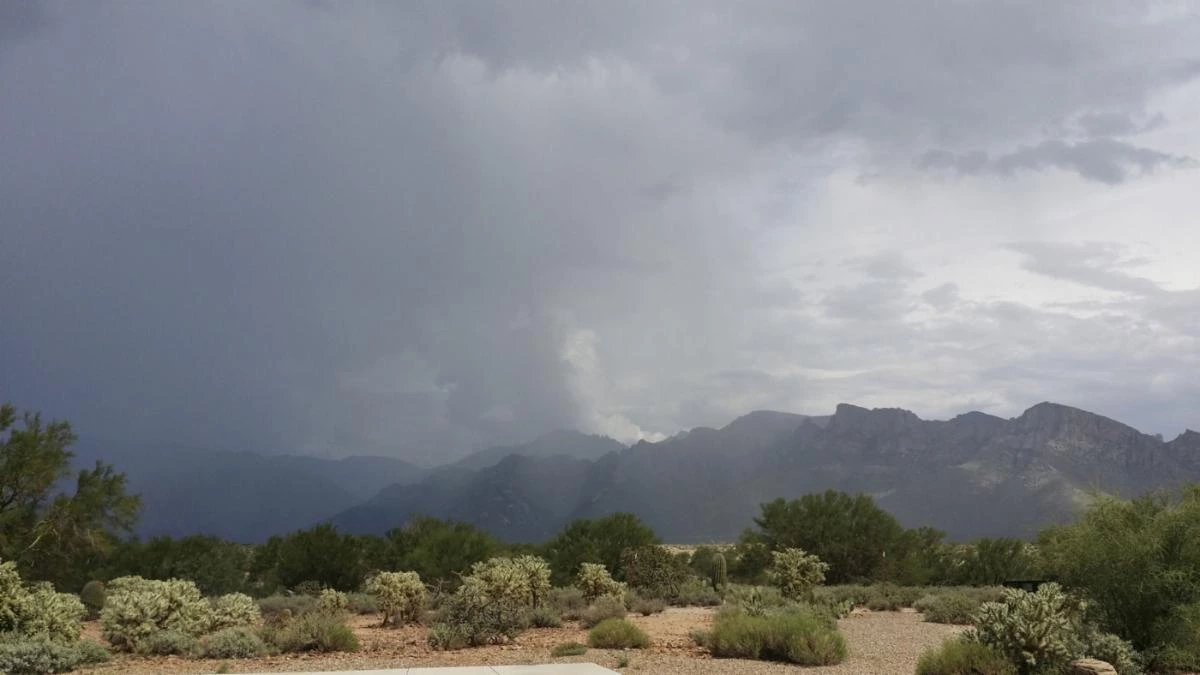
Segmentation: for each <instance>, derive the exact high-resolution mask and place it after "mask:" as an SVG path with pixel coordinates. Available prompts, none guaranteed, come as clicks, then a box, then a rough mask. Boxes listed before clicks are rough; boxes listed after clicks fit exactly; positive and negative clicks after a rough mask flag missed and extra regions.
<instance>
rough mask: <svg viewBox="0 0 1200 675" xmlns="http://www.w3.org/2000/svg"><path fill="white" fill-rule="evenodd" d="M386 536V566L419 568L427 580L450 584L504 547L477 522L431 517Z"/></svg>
mask: <svg viewBox="0 0 1200 675" xmlns="http://www.w3.org/2000/svg"><path fill="white" fill-rule="evenodd" d="M384 539H385V541H386V548H385V551H384V554H383V562H384V564H383V566H382V567H383V568H384V569H387V570H389V571H408V572H416V573H417V574H419V575H420V576H421V579H423V580H424V581H425V582H426V583H431V584H437V583H441V584H448V585H450V586H455V585H457V583H458V581H459V578H460V575H465V574H467V573H468V572H469V571H470V570H471V566H472V565H474V564H475V563H477V562H480V561H483V560H487V559H489V558H492V557H494V556H496V555H498V554H499V553H500V549H501V545H500V542H499V541H498V540H496V538H495V537H493V536H492V535H490V534H488V533H486V532H484V531H483V530H480V529H479V528H477V527H475V526H474V525H469V524H467V523H457V522H454V521H450V520H439V519H437V518H429V517H420V518H415V519H413V520H411V521H409V522H408V523H407V524H406V525H405V526H404V527H400V528H395V529H392V530H389V531H388V532H387V534H386V535H384Z"/></svg>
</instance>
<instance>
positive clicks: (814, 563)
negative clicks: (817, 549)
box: [768, 548, 829, 600]
mask: <svg viewBox="0 0 1200 675" xmlns="http://www.w3.org/2000/svg"><path fill="white" fill-rule="evenodd" d="M771 557H772V559H773V562H772V563H771V569H770V570H769V571H768V575H769V578H770V579H771V582H772V583H773V584H775V585H776V586H778V587H779V592H780V593H782V594H783V596H784V597H786V598H791V599H792V600H799V599H801V598H803V597H805V596H807V595H808V593H809V592H810V591H812V589H813V586H816V585H817V584H819V583H821V582H822V581H825V573H826V572H828V571H829V565H828V564H827V563H824V562H821V559H820V558H818V557H817V556H815V555H810V554H808V553H805V552H804V550H803V549H799V548H785V549H783V550H782V551H775V552H773V553H772V554H771Z"/></svg>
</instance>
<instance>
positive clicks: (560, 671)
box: [251, 663, 619, 675]
mask: <svg viewBox="0 0 1200 675" xmlns="http://www.w3.org/2000/svg"><path fill="white" fill-rule="evenodd" d="M251 675H253V674H251ZM272 675H619V673H617V672H615V671H612V670H609V669H608V668H601V667H600V666H598V665H596V664H594V663H551V664H548V665H543V666H458V667H454V668H393V669H391V670H338V671H327V672H324V673H273V674H272Z"/></svg>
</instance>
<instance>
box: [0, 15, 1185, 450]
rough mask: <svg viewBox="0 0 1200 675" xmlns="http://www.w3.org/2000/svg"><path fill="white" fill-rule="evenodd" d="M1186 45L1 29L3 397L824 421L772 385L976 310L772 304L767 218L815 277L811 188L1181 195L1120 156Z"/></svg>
mask: <svg viewBox="0 0 1200 675" xmlns="http://www.w3.org/2000/svg"><path fill="white" fill-rule="evenodd" d="M1196 27H1197V20H1196V19H1195V17H1189V16H1172V17H1167V18H1161V17H1159V18H1153V19H1149V18H1147V17H1145V16H1143V15H1141V14H1140V13H1138V12H1135V11H1134V10H1132V9H1130V8H1129V6H1128V5H1126V4H1125V3H1120V2H1103V3H1095V4H1091V3H1089V4H1087V5H1083V4H1078V5H1077V4H1074V3H1063V4H1056V5H1053V6H1047V5H1046V4H1045V3H1039V2H1028V3H950V4H947V3H936V2H928V3H924V4H922V5H921V6H919V7H914V6H901V5H899V4H896V3H889V2H873V3H869V2H849V3H824V2H792V1H791V0H788V1H786V2H785V1H780V2H751V3H736V4H730V3H725V2H690V1H687V2H685V1H683V0H678V1H664V2H652V3H647V2H633V1H619V2H584V1H582V0H572V1H570V2H514V3H474V2H440V1H437V2H435V1H433V0H424V1H420V2H407V3H367V2H356V3H335V2H308V3H302V4H295V3H282V2H279V3H274V2H261V3H257V2H256V3H241V2H212V3H133V4H131V3H110V2H89V3H71V2H57V3H34V2H29V3H25V2H3V3H0V101H3V104H2V105H0V157H3V158H4V159H5V161H4V162H2V163H0V217H2V219H3V220H2V223H3V230H2V231H0V316H3V321H2V322H0V386H2V387H3V390H2V391H0V399H13V400H14V401H16V402H18V403H19V404H22V405H26V406H30V407H37V408H42V409H45V410H47V412H48V414H51V415H55V416H65V417H69V418H71V419H72V420H73V421H75V422H76V423H77V425H78V426H79V427H80V429H81V430H82V431H84V432H85V433H92V434H96V435H101V436H109V437H114V438H132V437H137V438H143V439H164V438H170V439H174V440H179V441H181V442H183V443H186V444H191V445H210V446H222V447H234V448H257V449H263V450H303V451H314V452H326V451H328V452H364V451H371V452H400V453H404V454H407V455H408V456H411V457H418V458H423V459H427V460H433V459H437V458H444V457H445V456H449V455H454V454H456V453H459V452H462V451H463V450H464V449H466V448H469V447H472V446H477V445H480V444H484V443H491V442H502V441H511V440H517V439H523V438H527V437H530V436H532V435H534V434H537V433H541V432H544V431H547V430H549V429H552V428H555V427H584V428H586V429H587V430H589V431H600V432H605V433H614V434H623V435H624V436H625V437H626V438H634V437H636V436H637V435H639V434H642V433H643V432H647V433H648V432H673V431H674V430H676V429H677V428H679V427H680V426H686V425H691V424H700V423H705V424H717V423H720V422H722V421H724V420H723V419H722V418H723V417H726V416H728V415H730V414H736V413H737V412H743V411H744V410H745V409H747V408H749V407H770V406H775V407H787V406H790V405H803V404H804V403H805V401H808V400H820V401H822V402H824V400H825V399H823V398H822V399H811V398H806V396H807V393H803V392H810V391H812V388H815V387H817V386H818V385H817V384H814V382H816V380H815V379H812V378H810V377H809V376H808V375H807V374H805V372H801V371H802V370H804V369H802V368H799V366H796V364H795V363H788V362H786V360H787V359H792V360H793V361H798V360H801V359H802V358H805V359H815V358H822V359H825V363H826V365H828V367H830V368H839V369H847V370H853V369H855V368H857V367H858V366H862V369H863V370H864V371H866V370H871V369H874V370H875V372H879V373H885V372H894V371H893V370H889V369H891V368H894V367H895V366H894V364H892V365H889V364H881V362H879V361H877V359H878V358H880V357H881V355H883V356H887V357H888V358H894V359H900V360H903V359H907V358H909V357H910V356H911V354H912V353H913V352H914V350H915V351H920V350H922V349H924V347H923V346H921V345H922V344H924V343H922V342H921V341H922V340H929V336H928V335H922V334H918V333H916V332H914V331H917V330H918V328H916V327H914V326H910V325H907V324H906V317H907V316H908V315H909V314H910V313H911V312H913V311H915V308H918V307H921V306H927V305H933V306H938V307H951V306H953V307H959V306H960V305H962V304H963V301H962V300H958V301H957V302H955V298H957V297H958V296H957V294H955V293H952V292H951V291H950V290H946V289H947V288H948V287H943V290H941V291H937V290H936V289H935V290H933V291H928V292H925V291H924V290H923V289H920V288H917V287H916V285H917V283H918V282H920V281H922V280H923V279H924V276H923V275H924V271H923V270H921V269H920V268H919V267H918V266H917V263H915V262H914V261H913V260H910V258H909V257H907V256H905V255H903V254H901V253H898V252H891V253H883V254H880V255H878V256H873V257H872V256H868V257H866V258H862V259H858V260H857V262H851V263H850V264H849V265H848V270H849V272H848V274H849V276H848V278H844V279H838V280H836V281H832V282H830V283H831V285H829V286H825V287H814V288H806V289H799V288H796V287H795V286H794V284H793V282H792V280H781V279H778V278H774V277H772V276H770V275H767V274H765V273H763V271H762V265H761V264H760V263H761V261H760V257H761V256H760V253H761V252H760V251H758V250H756V249H755V243H756V242H757V241H759V239H758V238H759V236H760V235H761V234H762V232H763V230H764V229H767V228H768V221H769V222H770V226H777V227H794V228H798V229H803V230H804V231H805V233H806V234H805V236H806V237H808V238H809V239H810V240H811V241H812V242H813V244H814V247H815V248H816V249H817V250H819V246H820V244H821V241H822V237H823V236H824V234H825V233H824V232H823V231H822V229H821V224H820V223H814V222H808V221H804V222H800V223H798V224H797V223H795V222H792V221H789V218H791V216H790V214H791V213H792V211H793V210H794V208H795V206H794V202H795V201H797V200H799V199H802V198H806V197H810V196H814V195H817V194H818V193H819V191H820V189H821V185H822V183H821V181H822V180H823V179H825V178H826V177H827V176H828V175H829V174H830V173H832V172H834V171H838V170H846V171H854V172H859V173H863V174H866V173H871V172H877V173H882V174H886V173H887V172H889V171H895V172H905V171H908V170H909V169H910V167H912V166H913V164H914V162H916V161H918V160H919V158H921V157H929V156H934V157H945V158H949V159H950V160H953V161H952V162H951V163H952V164H954V163H955V162H961V161H962V160H961V158H963V157H972V156H975V155H970V154H964V153H971V152H973V151H975V150H979V152H980V153H983V154H980V155H977V156H976V157H978V158H981V159H978V160H972V161H978V162H979V164H978V166H977V167H975V169H974V170H976V171H980V172H983V173H1012V172H1016V171H1018V170H1020V171H1026V170H1028V171H1035V172H1036V171H1040V170H1042V169H1047V168H1056V169H1065V170H1067V171H1073V172H1076V173H1079V174H1080V175H1082V176H1084V177H1087V178H1091V179H1094V180H1098V181H1101V182H1105V183H1111V182H1118V181H1119V180H1124V179H1127V178H1130V177H1133V176H1135V175H1142V174H1145V173H1149V172H1150V170H1152V169H1153V170H1158V171H1159V172H1160V173H1161V172H1165V171H1167V170H1169V169H1171V168H1173V167H1175V166H1177V165H1179V164H1181V163H1182V162H1181V160H1180V158H1179V157H1176V156H1175V155H1174V154H1168V153H1164V152H1161V151H1158V150H1153V149H1151V145H1150V144H1148V143H1147V144H1143V143H1142V141H1141V140H1140V139H1139V140H1138V141H1136V143H1135V141H1132V140H1127V137H1129V136H1137V135H1139V134H1142V133H1146V132H1149V131H1151V130H1153V129H1158V128H1165V127H1168V126H1169V124H1170V122H1171V120H1169V119H1167V118H1164V117H1162V116H1160V115H1158V114H1157V113H1156V112H1155V111H1154V110H1153V109H1152V106H1151V103H1152V101H1153V99H1154V97H1155V96H1157V95H1158V94H1160V93H1162V92H1163V91H1165V90H1168V89H1169V88H1170V87H1173V86H1177V85H1179V84H1180V83H1182V82H1187V81H1189V80H1190V78H1193V77H1194V76H1195V74H1196V72H1195V68H1194V67H1193V66H1191V65H1189V64H1194V62H1195V59H1194V57H1195V54H1194V45H1195V43H1196V42H1195V40H1193V39H1190V38H1193V37H1194V36H1195V31H1196ZM1081 134H1082V135H1083V136H1085V137H1084V138H1080V135H1081ZM1118 137H1120V138H1121V140H1115V139H1117V138H1118ZM847 148H849V150H847ZM930 152H937V153H944V154H942V155H929V154H928V153H930ZM935 163H936V162H935ZM955 167H956V168H958V169H959V170H965V169H963V167H960V166H958V165H957V164H955ZM966 168H968V169H969V168H971V167H969V166H968V167H966ZM779 186H785V187H784V188H782V189H781V188H780V187H779ZM762 194H767V195H768V197H767V198H764V200H765V201H766V205H763V204H760V203H759V202H758V199H759V198H760V196H761V195H762ZM879 215H880V217H881V219H884V218H886V215H887V214H879ZM760 221H761V222H760ZM775 221H779V222H778V223H776V222H775ZM864 236H870V235H869V234H868V235H864ZM885 248H886V249H887V250H893V247H885ZM1025 253H1027V254H1029V255H1033V254H1031V253H1029V252H1028V251H1025ZM844 258H845V256H841V255H839V256H835V257H833V258H832V259H833V260H843V259H844ZM826 269H827V270H831V269H832V268H826ZM1067 272H1068V273H1071V274H1076V275H1078V274H1079V272H1078V270H1076V271H1074V272H1072V271H1070V270H1068V271H1067ZM922 292H925V295H924V296H921V295H920V294H921V293H922ZM922 297H924V299H925V301H926V302H925V303H922V302H921V298H922ZM829 318H833V319H835V321H833V322H831V323H835V324H838V326H828V325H826V324H824V323H822V322H824V321H825V320H826V319H829ZM863 322H870V323H872V324H873V327H872V330H871V331H870V333H869V334H859V333H855V332H854V331H855V330H857V329H856V328H850V327H848V326H851V325H854V326H857V325H859V324H861V323H863ZM840 331H845V332H840ZM964 339H978V336H977V335H974V336H971V335H968V336H967V338H964ZM897 345H899V346H897ZM903 345H908V346H909V347H908V349H909V351H905V349H902V348H901V347H900V346H903ZM965 358H966V357H964V359H965ZM856 364H858V365H856ZM793 366H796V368H793ZM806 367H807V366H806ZM793 370H795V371H796V372H792V371H793ZM968 370H969V369H968ZM737 373H742V374H746V375H747V376H745V377H742V376H736V375H734V374H737ZM824 376H825V375H822V377H824ZM862 377H868V375H863V376H862ZM881 377H882V375H881ZM897 377H899V376H897ZM881 381H882V380H881ZM822 382H824V381H822ZM853 382H854V381H853V380H846V382H845V383H843V385H844V386H845V387H850V386H851V385H853ZM951 384H952V383H951ZM843 385H837V384H830V383H828V382H825V383H823V384H820V385H819V386H822V387H826V388H827V389H826V390H827V391H828V392H833V393H831V394H830V395H831V396H832V395H835V394H841V393H845V394H847V395H853V393H854V391H853V390H852V389H849V388H846V389H839V388H838V387H839V386H843ZM956 386H959V387H960V388H964V389H965V388H967V387H966V386H965V385H963V384H962V383H961V382H959V383H958V384H957V385H956ZM797 391H801V392H802V394H794V393H789V392H797ZM1040 398H1044V396H1042V397H1040ZM1040 398H1039V400H1040ZM815 412H823V411H815Z"/></svg>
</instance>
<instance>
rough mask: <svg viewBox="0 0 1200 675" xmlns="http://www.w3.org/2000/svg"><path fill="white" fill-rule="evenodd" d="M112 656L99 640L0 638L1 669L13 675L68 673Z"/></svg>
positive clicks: (0, 670)
mask: <svg viewBox="0 0 1200 675" xmlns="http://www.w3.org/2000/svg"><path fill="white" fill-rule="evenodd" d="M109 658H110V655H109V653H108V650H107V649H105V648H104V647H102V646H100V645H98V644H96V643H95V642H89V641H82V642H73V643H72V642H60V641H54V640H48V639H45V638H18V637H12V636H7V637H0V672H2V673H8V674H9V675H45V674H46V673H67V672H70V671H72V670H75V669H76V668H79V667H80V666H87V665H92V664H96V663H103V662H104V661H107V660H108V659H109Z"/></svg>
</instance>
